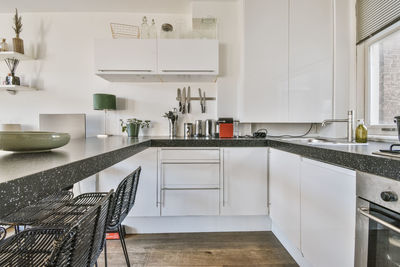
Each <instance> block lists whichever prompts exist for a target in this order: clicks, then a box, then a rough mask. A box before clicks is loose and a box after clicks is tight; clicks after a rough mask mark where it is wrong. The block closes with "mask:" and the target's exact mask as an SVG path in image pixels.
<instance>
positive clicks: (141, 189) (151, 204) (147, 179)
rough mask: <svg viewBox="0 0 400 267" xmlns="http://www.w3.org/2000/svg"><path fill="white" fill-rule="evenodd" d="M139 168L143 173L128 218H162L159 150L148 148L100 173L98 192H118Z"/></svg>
mask: <svg viewBox="0 0 400 267" xmlns="http://www.w3.org/2000/svg"><path fill="white" fill-rule="evenodd" d="M139 166H141V167H142V171H141V174H140V177H139V185H138V190H137V193H136V199H135V205H134V206H133V208H132V210H131V212H130V213H129V215H128V216H133V217H147V216H160V206H159V204H158V203H157V202H158V199H157V197H158V196H157V193H158V185H157V148H148V149H146V150H144V151H142V152H140V153H138V154H136V155H134V156H132V157H130V158H128V159H126V160H124V161H121V162H119V163H117V164H115V165H113V166H112V167H110V168H107V169H105V170H104V171H102V172H100V174H99V177H98V178H97V179H98V181H97V182H96V183H97V184H98V186H97V187H98V188H97V191H99V192H108V191H110V190H111V189H114V190H116V188H117V186H118V184H119V183H120V182H121V181H122V179H123V178H125V177H126V176H127V175H128V174H130V173H132V172H133V171H134V170H135V169H136V168H137V167H139Z"/></svg>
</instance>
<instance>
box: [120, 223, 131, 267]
mask: <svg viewBox="0 0 400 267" xmlns="http://www.w3.org/2000/svg"><path fill="white" fill-rule="evenodd" d="M118 233H119V240H120V241H121V246H122V250H123V251H124V255H125V261H126V265H127V266H128V267H130V266H131V264H130V262H129V256H128V250H127V249H126V244H125V237H124V235H123V232H122V226H121V225H118Z"/></svg>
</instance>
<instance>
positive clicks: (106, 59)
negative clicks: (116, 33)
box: [94, 39, 157, 74]
mask: <svg viewBox="0 0 400 267" xmlns="http://www.w3.org/2000/svg"><path fill="white" fill-rule="evenodd" d="M94 52H95V67H96V72H97V73H100V74H101V73H123V72H125V73H135V74H150V73H153V74H154V73H156V72H157V42H156V40H154V39H148V40H140V39H104V40H96V41H95V46H94Z"/></svg>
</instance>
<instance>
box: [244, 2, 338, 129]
mask: <svg viewBox="0 0 400 267" xmlns="http://www.w3.org/2000/svg"><path fill="white" fill-rule="evenodd" d="M242 3H243V65H244V67H243V72H242V75H243V76H242V84H241V86H240V87H239V94H238V95H239V97H238V115H239V119H240V120H241V121H242V122H299V123H301V122H321V121H323V120H324V119H327V118H330V117H331V116H332V99H333V77H334V75H333V64H334V60H333V59H334V57H333V56H334V50H333V46H334V38H333V30H334V25H333V15H334V12H333V11H334V9H333V0H246V1H242Z"/></svg>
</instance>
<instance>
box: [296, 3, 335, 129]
mask: <svg viewBox="0 0 400 267" xmlns="http://www.w3.org/2000/svg"><path fill="white" fill-rule="evenodd" d="M332 2H333V1H332V0H290V9H289V14H290V15H289V21H290V22H289V24H290V26H289V121H290V122H321V121H323V120H325V119H329V118H331V116H332V103H333V102H332V99H333V44H334V40H333V29H334V27H333V3H332Z"/></svg>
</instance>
